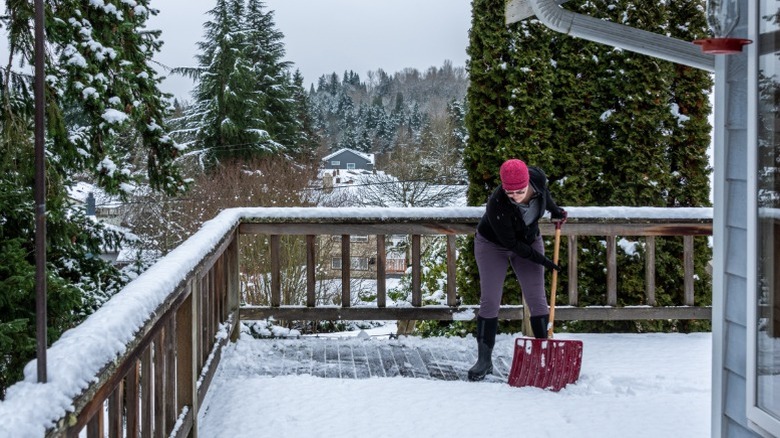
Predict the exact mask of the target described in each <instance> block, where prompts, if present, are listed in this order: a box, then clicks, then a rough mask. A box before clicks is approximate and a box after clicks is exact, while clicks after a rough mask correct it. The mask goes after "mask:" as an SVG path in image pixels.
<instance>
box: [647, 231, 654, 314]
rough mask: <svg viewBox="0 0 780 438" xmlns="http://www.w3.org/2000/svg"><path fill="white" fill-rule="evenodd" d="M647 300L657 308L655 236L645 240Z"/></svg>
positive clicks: (648, 303)
mask: <svg viewBox="0 0 780 438" xmlns="http://www.w3.org/2000/svg"><path fill="white" fill-rule="evenodd" d="M645 298H646V300H647V305H648V306H655V304H656V302H655V236H647V237H646V238H645Z"/></svg>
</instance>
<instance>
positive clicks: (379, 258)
mask: <svg viewBox="0 0 780 438" xmlns="http://www.w3.org/2000/svg"><path fill="white" fill-rule="evenodd" d="M376 306H377V307H379V308H382V307H387V248H386V247H385V235H384V234H379V235H377V236H376Z"/></svg>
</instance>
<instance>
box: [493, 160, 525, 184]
mask: <svg viewBox="0 0 780 438" xmlns="http://www.w3.org/2000/svg"><path fill="white" fill-rule="evenodd" d="M499 174H500V175H501V185H502V186H503V187H504V190H520V189H524V188H525V187H526V186H528V166H526V165H525V163H523V162H522V161H520V160H518V159H516V158H512V159H511V160H506V161H504V164H502V165H501V170H499Z"/></svg>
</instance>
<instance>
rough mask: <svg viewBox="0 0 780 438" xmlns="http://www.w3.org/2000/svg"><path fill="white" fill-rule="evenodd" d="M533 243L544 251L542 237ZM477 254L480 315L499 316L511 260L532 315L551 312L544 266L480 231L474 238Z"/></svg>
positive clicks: (486, 316) (537, 248)
mask: <svg viewBox="0 0 780 438" xmlns="http://www.w3.org/2000/svg"><path fill="white" fill-rule="evenodd" d="M531 247H532V248H533V249H535V250H537V251H539V252H540V253H542V254H544V243H543V242H542V237H541V236H538V237H537V238H536V240H534V242H533V244H531ZM474 257H475V258H476V259H477V268H478V269H479V287H480V289H481V295H480V299H479V316H481V317H483V318H495V317H497V316H498V309H499V307H500V306H501V295H502V294H503V292H504V279H505V278H506V267H507V264H511V265H512V270H513V271H515V275H516V276H517V281H518V282H519V283H520V289H521V290H522V293H523V296H524V297H525V301H526V304H528V310H529V312H530V315H531V316H539V315H547V314H548V313H549V310H548V308H547V294H546V292H545V290H544V266H542V265H540V264H537V263H534V262H532V261H530V260H528V259H526V258H523V257H520V256H519V255H517V254H515V253H514V252H512V251H510V250H508V249H506V248H504V247H503V246H501V245H497V244H495V243H493V242H491V241H489V240H487V239H485V238H484V237H482V236H481V235H480V234H479V233H477V235H476V237H475V238H474Z"/></svg>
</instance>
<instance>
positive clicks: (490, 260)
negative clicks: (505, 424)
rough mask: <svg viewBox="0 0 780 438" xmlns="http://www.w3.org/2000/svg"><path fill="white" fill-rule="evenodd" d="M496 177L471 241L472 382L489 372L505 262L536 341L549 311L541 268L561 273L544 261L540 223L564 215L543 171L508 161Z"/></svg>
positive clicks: (543, 333)
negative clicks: (475, 298) (475, 280)
mask: <svg viewBox="0 0 780 438" xmlns="http://www.w3.org/2000/svg"><path fill="white" fill-rule="evenodd" d="M499 174H500V177H501V185H500V186H499V187H498V188H497V189H496V190H495V191H493V193H492V194H491V195H490V199H488V202H487V206H486V208H485V214H484V215H483V216H482V219H481V220H480V221H479V225H477V233H476V236H475V238H474V256H475V258H476V259H477V268H478V269H479V286H480V289H481V297H480V300H479V312H478V314H477V352H478V359H477V363H476V364H475V365H474V366H473V367H472V368H471V369H470V370H469V380H472V381H478V380H482V379H484V378H485V375H487V374H488V373H491V372H492V371H493V362H492V355H493V345H494V344H495V341H496V332H497V331H498V309H499V307H500V305H501V295H502V293H503V285H504V279H505V278H506V268H507V263H509V264H511V265H512V270H513V271H514V272H515V275H516V276H517V280H518V282H519V283H520V288H521V289H522V293H523V296H524V297H525V301H526V304H527V305H528V309H527V311H529V312H530V315H531V329H532V330H533V334H534V336H535V337H537V338H546V337H547V322H548V316H549V310H548V307H547V294H546V292H545V288H544V268H549V269H555V270H558V271H560V270H561V268H560V266H558V265H556V264H555V263H553V261H552V260H550V259H549V258H547V257H545V256H544V246H543V243H542V236H541V234H540V233H539V219H541V217H542V216H543V215H544V213H545V211H549V212H550V215H551V217H552V218H553V219H558V220H563V221H565V220H566V216H567V213H566V210H564V209H562V208H560V207H558V205H556V204H555V201H553V199H552V196H550V191H549V189H548V188H547V177H546V176H545V174H544V172H542V170H541V169H539V168H537V167H533V166H531V167H528V166H526V164H525V163H524V162H522V161H521V160H518V159H511V160H507V161H505V162H504V164H502V165H501V169H500V170H499Z"/></svg>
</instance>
